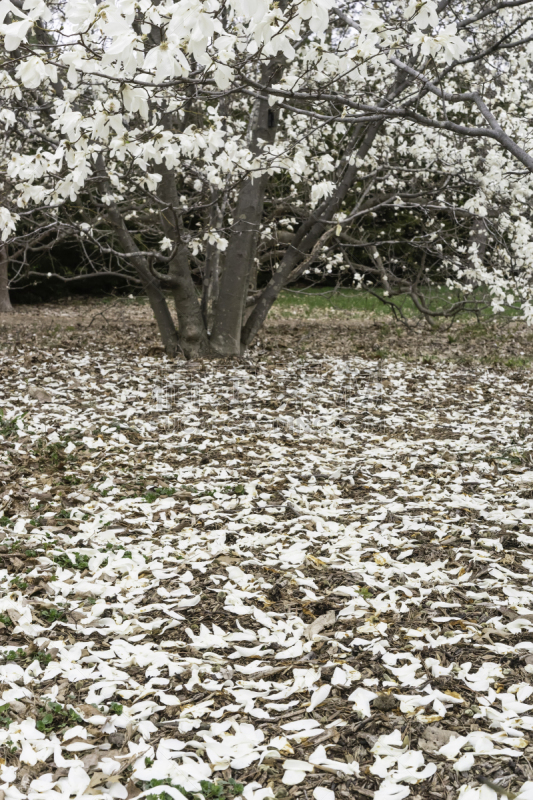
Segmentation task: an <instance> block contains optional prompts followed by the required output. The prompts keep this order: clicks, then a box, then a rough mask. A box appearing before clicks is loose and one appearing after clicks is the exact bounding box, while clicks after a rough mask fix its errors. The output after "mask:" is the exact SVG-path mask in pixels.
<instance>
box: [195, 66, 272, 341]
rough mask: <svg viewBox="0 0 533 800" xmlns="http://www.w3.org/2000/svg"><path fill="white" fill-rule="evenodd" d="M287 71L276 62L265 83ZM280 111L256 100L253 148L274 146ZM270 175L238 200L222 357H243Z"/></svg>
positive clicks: (217, 330) (219, 310)
mask: <svg viewBox="0 0 533 800" xmlns="http://www.w3.org/2000/svg"><path fill="white" fill-rule="evenodd" d="M282 69H283V64H282V62H281V61H280V60H279V59H278V58H276V59H272V61H271V62H270V64H269V65H268V66H267V67H266V68H265V70H264V72H263V75H262V80H261V83H262V84H263V85H264V86H270V85H271V84H272V83H275V82H276V81H277V80H278V79H279V77H280V75H281V71H282ZM277 119H278V112H277V111H276V110H274V109H272V108H270V107H269V105H268V100H267V99H266V98H264V99H263V98H260V99H258V100H256V102H255V104H254V109H253V114H252V120H251V125H250V131H249V137H250V149H251V151H252V152H253V153H259V152H260V150H261V140H262V141H263V142H266V143H269V144H272V143H273V142H274V139H275V136H276V127H277ZM267 180H268V178H267V176H266V175H261V176H255V177H254V176H253V175H251V176H249V177H248V178H246V180H245V181H244V182H243V184H242V186H241V190H240V192H239V197H238V201H237V208H236V211H235V217H234V220H235V222H234V226H233V231H232V234H231V236H230V240H229V244H228V249H227V251H226V257H225V267H224V272H223V273H222V277H221V280H220V291H219V296H218V301H217V304H216V311H215V318H214V323H213V331H212V334H211V345H212V347H213V348H214V349H215V350H216V351H217V352H218V353H220V354H221V355H226V356H231V355H240V354H241V349H242V347H241V332H242V326H243V317H244V309H245V307H246V298H247V296H248V285H249V282H250V275H251V272H252V270H253V265H254V258H255V255H256V251H257V241H258V238H259V230H260V226H261V220H262V218H263V205H264V198H265V189H266V184H267Z"/></svg>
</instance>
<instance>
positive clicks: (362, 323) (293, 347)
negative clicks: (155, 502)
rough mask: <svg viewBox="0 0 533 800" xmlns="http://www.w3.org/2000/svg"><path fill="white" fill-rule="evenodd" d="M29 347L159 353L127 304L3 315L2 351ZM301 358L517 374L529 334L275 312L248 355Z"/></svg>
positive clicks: (146, 317)
mask: <svg viewBox="0 0 533 800" xmlns="http://www.w3.org/2000/svg"><path fill="white" fill-rule="evenodd" d="M31 340H34V343H35V347H36V349H39V348H40V347H46V348H50V347H52V348H53V347H60V348H65V347H67V348H68V349H71V350H73V349H74V350H75V349H77V348H79V347H86V346H87V343H88V340H89V341H91V340H93V341H94V343H95V346H96V342H98V346H100V347H104V346H105V347H117V348H119V349H123V350H125V351H127V352H131V351H136V352H139V353H140V354H143V355H146V354H150V355H157V354H158V353H159V352H161V353H162V352H163V351H162V348H161V346H160V341H159V337H158V334H157V329H156V325H155V322H154V321H153V317H152V314H151V311H150V308H149V307H148V305H147V304H146V303H145V302H139V301H130V300H127V299H119V300H116V301H113V302H107V301H102V300H94V299H90V300H83V301H75V302H72V301H70V302H59V303H57V304H50V303H43V304H41V305H27V306H17V307H16V308H15V311H14V313H13V314H0V348H2V349H4V348H5V349H6V350H7V352H13V351H15V350H16V349H17V348H18V347H21V346H22V345H24V346H25V347H27V346H28V345H29V344H30V342H31ZM306 353H307V354H312V353H317V354H320V355H324V354H330V355H334V356H344V357H350V356H360V357H363V358H368V359H382V358H385V359H401V360H405V361H421V362H423V363H426V364H428V363H438V362H442V361H453V362H456V363H459V364H462V365H464V366H474V365H477V366H480V365H481V366H483V365H485V366H487V367H492V368H494V367H496V368H501V369H519V370H522V369H526V368H528V367H530V365H531V363H532V362H533V330H532V329H531V328H528V327H527V326H526V325H525V324H524V323H522V322H518V321H509V320H507V321H504V322H502V321H493V322H484V323H481V324H480V323H476V322H467V323H465V322H461V323H456V325H455V326H454V327H453V328H452V329H451V330H449V329H448V330H443V331H435V330H429V328H428V327H426V326H425V325H424V324H423V323H420V324H419V325H417V326H416V327H412V328H410V329H409V330H408V329H406V328H405V327H404V326H403V325H401V324H398V323H397V322H395V321H394V320H393V319H392V318H387V317H385V318H384V317H383V315H379V316H378V315H376V314H372V313H364V312H360V311H353V312H351V311H342V312H339V311H333V312H326V313H320V312H314V313H313V314H312V315H306V314H304V313H301V314H299V313H298V311H297V310H296V311H295V310H294V309H291V311H290V312H289V313H287V311H282V310H280V309H276V308H274V310H273V311H272V313H271V315H270V317H269V319H268V320H267V323H266V326H265V328H264V329H263V331H262V332H261V334H260V336H259V338H258V341H257V343H256V345H255V346H253V347H252V348H251V349H250V351H249V355H250V356H251V357H254V356H255V357H260V358H261V357H267V358H268V357H269V354H272V355H274V354H278V355H282V354H283V355H286V356H289V355H292V356H301V355H304V354H306Z"/></svg>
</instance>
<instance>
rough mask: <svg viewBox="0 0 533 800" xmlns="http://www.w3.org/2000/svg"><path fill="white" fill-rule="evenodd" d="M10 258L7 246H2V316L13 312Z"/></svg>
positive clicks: (0, 271) (0, 267) (0, 269)
mask: <svg viewBox="0 0 533 800" xmlns="http://www.w3.org/2000/svg"><path fill="white" fill-rule="evenodd" d="M7 267H8V256H7V245H5V244H3V245H0V314H10V313H11V312H12V311H13V306H12V305H11V300H10V299H9V278H8V274H7Z"/></svg>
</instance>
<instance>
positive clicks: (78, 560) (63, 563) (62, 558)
mask: <svg viewBox="0 0 533 800" xmlns="http://www.w3.org/2000/svg"><path fill="white" fill-rule="evenodd" d="M72 555H73V556H74V559H75V561H74V562H72V560H71V558H70V556H69V555H68V554H67V553H61V554H60V555H58V556H55V558H54V562H55V563H56V564H57V565H58V566H59V567H63V569H79V570H80V572H83V570H84V569H87V568H88V566H89V559H90V556H87V555H84V554H82V553H72Z"/></svg>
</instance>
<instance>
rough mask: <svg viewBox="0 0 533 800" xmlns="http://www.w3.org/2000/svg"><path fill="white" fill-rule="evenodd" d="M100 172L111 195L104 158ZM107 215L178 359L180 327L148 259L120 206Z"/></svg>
mask: <svg viewBox="0 0 533 800" xmlns="http://www.w3.org/2000/svg"><path fill="white" fill-rule="evenodd" d="M96 172H97V175H98V179H99V183H100V185H101V188H102V191H103V192H109V191H110V186H109V181H108V178H107V172H106V168H105V162H104V158H103V156H102V154H101V153H100V154H99V155H98V158H97V159H96ZM107 215H108V218H109V221H110V223H111V225H112V226H113V229H114V231H115V233H116V235H117V238H118V240H119V242H120V246H121V247H122V249H123V251H124V252H125V253H129V254H130V255H129V256H128V260H129V262H130V264H131V265H132V266H133V268H134V269H135V271H136V273H137V275H138V276H139V279H140V281H141V283H142V286H143V289H144V291H145V292H146V296H147V297H148V301H149V303H150V306H151V308H152V311H153V312H154V317H155V321H156V323H157V327H158V329H159V334H160V336H161V341H162V343H163V347H164V348H165V352H166V354H167V355H168V356H170V357H172V358H173V357H174V356H176V355H177V354H178V351H179V344H178V335H177V333H176V326H175V325H174V320H173V319H172V315H171V313H170V309H169V307H168V304H167V301H166V300H165V295H164V294H163V292H162V290H161V286H160V283H159V281H158V280H157V278H156V277H155V275H153V274H152V272H151V271H150V267H149V266H148V264H147V262H146V259H145V257H144V256H143V254H142V252H141V251H140V250H139V248H138V247H137V245H136V244H135V241H134V240H133V237H132V235H131V233H130V232H129V230H128V228H127V226H126V223H125V222H124V219H123V217H122V214H121V213H120V211H119V210H118V208H117V206H116V203H115V202H114V201H112V202H111V203H110V204H109V205H108V207H107Z"/></svg>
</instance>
